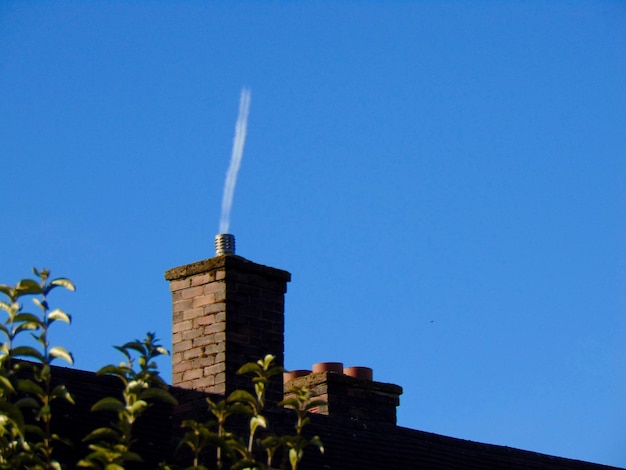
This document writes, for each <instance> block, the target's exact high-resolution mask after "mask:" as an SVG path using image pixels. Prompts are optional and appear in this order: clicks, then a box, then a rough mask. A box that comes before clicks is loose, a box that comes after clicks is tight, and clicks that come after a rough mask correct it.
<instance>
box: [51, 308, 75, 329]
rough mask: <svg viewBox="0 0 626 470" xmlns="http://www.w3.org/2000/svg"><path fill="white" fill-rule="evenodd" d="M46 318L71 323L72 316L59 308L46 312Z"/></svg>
mask: <svg viewBox="0 0 626 470" xmlns="http://www.w3.org/2000/svg"><path fill="white" fill-rule="evenodd" d="M48 318H49V319H50V320H60V321H62V322H65V323H67V324H68V325H69V324H70V323H72V317H70V316H69V315H68V314H67V313H65V312H64V311H63V310H61V309H60V308H57V309H54V310H53V311H52V312H50V313H49V314H48Z"/></svg>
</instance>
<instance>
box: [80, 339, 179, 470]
mask: <svg viewBox="0 0 626 470" xmlns="http://www.w3.org/2000/svg"><path fill="white" fill-rule="evenodd" d="M115 348H116V349H117V350H118V351H120V352H121V353H122V354H123V355H124V357H125V361H123V362H122V363H121V364H120V365H118V366H115V365H108V366H105V367H103V368H101V369H100V370H99V371H98V372H97V373H98V375H111V376H114V377H117V378H118V379H119V380H120V381H121V383H122V384H123V386H124V388H123V391H122V397H121V399H119V398H116V397H105V398H102V399H101V400H99V401H98V402H97V403H96V404H94V405H93V406H92V408H91V410H92V411H95V412H100V411H105V412H107V411H108V412H113V413H114V414H115V416H116V420H115V421H114V422H112V423H111V425H110V426H108V427H101V428H98V429H96V430H94V431H92V432H91V433H90V434H89V435H87V436H86V437H85V439H84V440H85V441H86V442H89V443H90V444H89V449H90V450H91V452H90V453H89V455H87V456H86V457H85V458H84V459H82V460H81V461H80V462H79V463H78V466H79V467H87V468H98V469H107V470H119V469H123V468H124V465H125V464H126V463H127V462H142V461H143V459H142V458H141V456H140V455H139V454H137V453H135V452H133V451H132V449H131V447H132V444H133V434H132V431H133V425H134V424H135V423H136V421H137V419H138V418H139V417H140V416H141V415H142V414H143V413H144V412H145V411H146V409H148V407H149V406H150V404H151V403H152V402H154V401H162V402H166V403H170V404H172V405H175V404H177V401H176V399H175V398H174V397H173V396H172V395H171V394H170V392H169V391H168V387H167V385H166V384H165V382H164V381H163V379H161V377H160V376H159V374H158V369H157V365H156V363H155V362H154V359H155V358H157V357H158V356H161V355H167V354H168V352H167V350H166V349H165V348H164V347H162V346H161V345H160V344H159V343H158V340H157V339H156V337H155V335H154V333H148V334H147V336H146V339H144V340H143V341H140V340H135V341H131V342H128V343H126V344H124V345H123V346H116V347H115ZM135 354H136V355H137V357H136V358H135V357H134V355H135ZM136 366H138V368H136Z"/></svg>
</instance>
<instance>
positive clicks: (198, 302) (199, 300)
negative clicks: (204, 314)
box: [191, 294, 215, 308]
mask: <svg viewBox="0 0 626 470" xmlns="http://www.w3.org/2000/svg"><path fill="white" fill-rule="evenodd" d="M213 303H215V294H202V295H199V296H197V297H194V299H193V301H192V303H191V306H192V307H193V308H198V307H203V306H205V305H209V304H213Z"/></svg>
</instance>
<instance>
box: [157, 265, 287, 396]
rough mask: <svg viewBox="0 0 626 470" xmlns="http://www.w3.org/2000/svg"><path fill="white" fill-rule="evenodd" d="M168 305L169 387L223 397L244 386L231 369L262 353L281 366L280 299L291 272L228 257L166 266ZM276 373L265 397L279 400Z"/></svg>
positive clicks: (280, 393)
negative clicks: (170, 330) (170, 333)
mask: <svg viewBox="0 0 626 470" xmlns="http://www.w3.org/2000/svg"><path fill="white" fill-rule="evenodd" d="M165 278H166V279H167V280H168V281H170V290H171V292H172V306H173V307H172V308H173V336H172V385H174V386H177V387H181V388H185V389H189V390H197V391H201V392H207V393H214V394H224V395H228V394H229V393H231V392H232V391H233V390H235V389H237V388H249V385H250V379H249V377H242V376H239V375H237V374H236V372H237V370H238V369H239V368H240V367H241V366H242V365H243V364H245V363H246V362H255V361H257V360H258V359H261V358H263V357H264V356H265V355H266V354H273V355H274V356H276V364H277V365H283V364H284V330H285V319H284V311H285V310H284V305H285V304H284V298H285V293H286V291H287V282H289V281H290V280H291V274H289V273H288V272H286V271H282V270H279V269H275V268H271V267H268V266H263V265H260V264H256V263H253V262H251V261H248V260H246V259H244V258H242V257H240V256H236V255H223V256H218V257H215V258H211V259H207V260H204V261H199V262H196V263H192V264H188V265H185V266H180V267H177V268H173V269H170V270H168V271H167V272H166V273H165ZM282 396H283V389H282V381H281V380H280V377H276V380H275V382H273V383H272V384H271V385H270V388H269V390H268V394H267V399H268V402H278V401H280V400H281V399H282Z"/></svg>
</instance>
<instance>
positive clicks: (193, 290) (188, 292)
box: [182, 286, 203, 299]
mask: <svg viewBox="0 0 626 470" xmlns="http://www.w3.org/2000/svg"><path fill="white" fill-rule="evenodd" d="M202 290H203V287H202V286H196V287H189V288H188V289H185V290H183V291H182V295H183V299H191V298H193V297H197V296H199V295H202Z"/></svg>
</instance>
